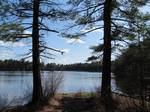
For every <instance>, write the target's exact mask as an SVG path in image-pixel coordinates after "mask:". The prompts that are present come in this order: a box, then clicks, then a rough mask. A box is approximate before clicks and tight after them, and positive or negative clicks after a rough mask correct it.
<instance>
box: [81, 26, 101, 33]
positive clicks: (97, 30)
mask: <svg viewBox="0 0 150 112" xmlns="http://www.w3.org/2000/svg"><path fill="white" fill-rule="evenodd" d="M94 29H96V30H94ZM91 30H93V31H92V32H103V29H97V28H96V27H92V28H84V29H82V30H81V32H82V33H85V32H88V31H91Z"/></svg>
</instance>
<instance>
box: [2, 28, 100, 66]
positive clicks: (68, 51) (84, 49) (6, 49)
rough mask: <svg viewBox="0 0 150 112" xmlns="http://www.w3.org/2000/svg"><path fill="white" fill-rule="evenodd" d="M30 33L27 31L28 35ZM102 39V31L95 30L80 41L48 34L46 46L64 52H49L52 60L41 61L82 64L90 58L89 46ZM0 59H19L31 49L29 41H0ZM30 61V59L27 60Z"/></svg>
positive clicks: (44, 60) (45, 39)
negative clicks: (51, 54)
mask: <svg viewBox="0 0 150 112" xmlns="http://www.w3.org/2000/svg"><path fill="white" fill-rule="evenodd" d="M29 32H30V31H28V33H29ZM100 38H102V31H101V30H97V31H95V32H92V33H90V34H88V35H87V36H86V37H82V38H81V39H66V38H63V37H62V36H60V35H59V34H55V33H49V34H48V35H47V36H45V38H44V41H45V42H46V43H47V46H49V47H52V48H55V49H59V50H61V51H64V54H63V55H62V54H60V53H57V52H53V51H49V52H51V53H53V54H54V56H52V57H53V58H54V59H42V60H41V61H43V62H45V63H59V64H71V63H80V62H81V63H84V62H86V59H87V58H88V57H89V56H91V53H92V51H91V50H90V49H89V47H90V46H93V45H97V44H98V43H99V42H100ZM0 46H1V47H0V51H1V55H0V59H1V60H4V59H21V58H23V57H25V56H24V54H26V53H28V52H29V49H31V40H24V41H19V42H3V41H0ZM29 60H31V59H29Z"/></svg>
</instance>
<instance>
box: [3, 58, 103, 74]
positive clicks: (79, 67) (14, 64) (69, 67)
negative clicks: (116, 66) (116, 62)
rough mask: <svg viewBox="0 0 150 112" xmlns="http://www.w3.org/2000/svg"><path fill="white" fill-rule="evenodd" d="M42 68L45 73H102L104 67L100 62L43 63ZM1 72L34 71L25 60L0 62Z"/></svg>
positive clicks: (30, 63) (30, 64)
mask: <svg viewBox="0 0 150 112" xmlns="http://www.w3.org/2000/svg"><path fill="white" fill-rule="evenodd" d="M40 66H41V70H45V71H89V72H101V71H102V65H101V64H100V63H98V62H92V63H75V64H56V63H48V64H44V63H41V64H40ZM0 71H32V62H29V61H23V60H4V61H0Z"/></svg>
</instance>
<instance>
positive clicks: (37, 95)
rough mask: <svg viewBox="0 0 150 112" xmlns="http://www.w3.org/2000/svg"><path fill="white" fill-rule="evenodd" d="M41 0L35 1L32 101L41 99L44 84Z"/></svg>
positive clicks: (35, 101)
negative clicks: (41, 48)
mask: <svg viewBox="0 0 150 112" xmlns="http://www.w3.org/2000/svg"><path fill="white" fill-rule="evenodd" d="M38 17H39V0H34V2H33V31H32V36H33V37H32V52H33V56H32V59H33V95H32V103H37V102H39V101H40V100H41V98H42V96H43V94H42V84H41V75H40V54H39V53H40V52H39V20H38Z"/></svg>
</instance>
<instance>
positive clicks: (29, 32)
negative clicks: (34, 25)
mask: <svg viewBox="0 0 150 112" xmlns="http://www.w3.org/2000/svg"><path fill="white" fill-rule="evenodd" d="M24 34H32V32H31V31H29V30H25V31H24Z"/></svg>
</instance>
